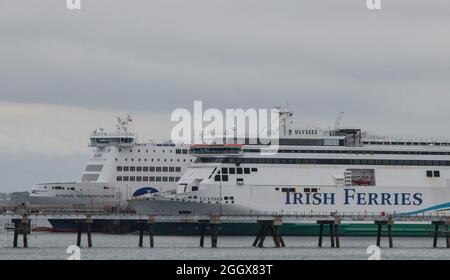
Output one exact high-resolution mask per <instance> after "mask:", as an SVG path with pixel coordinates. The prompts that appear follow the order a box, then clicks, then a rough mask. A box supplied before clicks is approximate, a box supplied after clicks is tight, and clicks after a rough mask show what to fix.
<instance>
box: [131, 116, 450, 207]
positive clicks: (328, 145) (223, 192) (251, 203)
mask: <svg viewBox="0 0 450 280" xmlns="http://www.w3.org/2000/svg"><path fill="white" fill-rule="evenodd" d="M283 116H284V118H290V117H291V116H292V114H283ZM280 119H281V117H280ZM282 121H284V123H288V124H290V123H292V121H289V120H287V121H286V120H282ZM285 129H286V128H285ZM281 134H282V135H288V136H283V137H282V138H280V140H279V148H278V150H277V151H276V153H274V154H272V155H267V152H268V149H270V148H268V146H267V145H260V144H250V143H248V142H249V141H248V139H245V141H243V142H242V143H241V144H237V145H236V144H223V145H192V146H191V148H190V154H192V155H195V156H196V157H197V159H196V161H195V162H194V164H192V165H191V166H190V167H189V168H188V169H187V170H186V172H185V173H184V175H183V176H182V177H181V179H180V180H179V182H178V189H177V192H176V194H172V195H157V194H149V195H144V196H140V197H134V198H132V199H131V200H130V203H131V205H132V206H133V207H134V209H135V210H136V211H137V212H139V213H143V214H157V213H174V214H176V213H185V214H186V213H188V214H223V215H227V214H230V215H239V214H243V215H245V214H258V213H261V214H262V213H264V214H281V215H282V214H288V213H292V214H293V213H311V214H325V213H331V212H338V213H343V212H345V213H349V212H352V213H371V214H379V215H387V214H398V215H417V214H428V213H436V212H445V211H446V212H447V213H448V212H449V210H450V142H448V141H423V140H394V139H392V138H388V137H371V136H369V135H368V134H367V133H365V132H363V131H361V130H360V129H342V128H334V129H325V130H322V129H318V128H314V129H298V130H296V129H293V128H292V127H288V128H287V131H282V133H281ZM264 151H265V152H266V153H263V152H264ZM274 152H275V151H274Z"/></svg>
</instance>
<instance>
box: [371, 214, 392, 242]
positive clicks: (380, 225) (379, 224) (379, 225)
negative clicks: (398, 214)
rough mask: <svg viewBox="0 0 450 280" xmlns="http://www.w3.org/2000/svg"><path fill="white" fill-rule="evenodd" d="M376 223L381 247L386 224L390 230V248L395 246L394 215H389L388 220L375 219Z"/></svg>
mask: <svg viewBox="0 0 450 280" xmlns="http://www.w3.org/2000/svg"><path fill="white" fill-rule="evenodd" d="M374 223H375V224H376V225H377V246H378V247H381V233H382V228H383V226H384V225H386V226H387V231H388V239H389V248H394V242H393V239H392V225H393V224H394V219H393V218H392V217H389V218H388V219H387V220H386V219H382V220H375V221H374Z"/></svg>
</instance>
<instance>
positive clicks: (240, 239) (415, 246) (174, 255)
mask: <svg viewBox="0 0 450 280" xmlns="http://www.w3.org/2000/svg"><path fill="white" fill-rule="evenodd" d="M2 223H3V221H1V220H0V224H1V228H0V259H13V260H14V259H27V260H42V259H50V260H64V259H67V258H68V257H69V255H70V254H68V253H66V249H67V247H68V246H70V245H73V244H76V233H45V232H42V233H32V234H31V235H30V236H29V239H28V240H29V241H28V242H29V248H12V240H13V235H12V233H11V232H6V231H5V230H4V226H3V224H2ZM38 224H40V225H45V221H41V222H39V223H38ZM92 239H93V248H87V236H86V234H83V236H82V248H81V259H85V260H89V259H101V260H105V259H106V260H109V259H231V260H232V259H257V260H258V259H261V260H262V259H282V260H307V259H336V260H338V259H339V260H340V259H362V260H363V259H367V258H368V257H369V254H368V253H367V252H366V250H367V247H368V246H369V245H373V244H375V238H374V237H341V248H329V247H328V246H329V244H330V243H329V242H330V241H329V239H328V238H325V239H324V247H323V248H317V237H285V242H286V245H287V247H286V248H274V247H273V241H272V239H270V238H268V239H266V242H265V246H266V248H253V247H252V246H251V245H252V243H253V240H254V237H251V236H219V242H218V248H209V246H210V239H209V238H206V240H205V247H204V248H200V247H199V237H198V236H188V237H180V236H155V248H149V240H148V236H146V237H145V238H144V246H146V247H144V248H139V247H138V235H136V234H126V235H112V234H100V233H94V234H93V236H92ZM432 242H433V240H432V238H406V237H403V238H399V237H394V246H395V248H393V249H389V248H383V247H382V248H381V259H445V260H450V249H446V248H443V247H444V246H445V240H444V239H443V238H441V239H440V240H439V245H440V246H441V247H442V248H437V249H433V248H432ZM21 244H22V240H21V238H20V239H19V245H21ZM383 245H384V246H385V247H387V238H384V239H382V246H383Z"/></svg>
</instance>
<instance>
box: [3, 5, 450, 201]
mask: <svg viewBox="0 0 450 280" xmlns="http://www.w3.org/2000/svg"><path fill="white" fill-rule="evenodd" d="M81 1H82V10H79V11H71V10H68V9H66V7H65V2H66V1H65V0H64V1H63V0H39V1H29V0H0V86H1V88H0V170H1V171H0V174H1V175H2V176H1V181H0V182H1V183H0V192H1V191H13V190H25V189H27V188H29V186H30V185H31V184H33V183H38V182H42V181H66V180H69V181H71V180H78V179H79V178H80V177H81V172H82V170H83V165H84V163H85V161H86V160H87V157H88V154H87V153H88V151H89V150H88V148H87V137H88V134H89V133H90V131H91V130H93V129H94V128H96V127H98V126H105V127H107V128H110V127H112V124H113V121H114V119H115V116H116V115H118V114H125V113H127V112H130V113H132V114H133V115H135V118H134V119H135V121H136V123H135V129H136V130H137V132H138V134H139V136H140V139H141V140H147V139H167V138H169V136H170V135H169V131H170V125H171V124H170V119H169V118H170V113H171V112H172V110H174V109H176V108H188V109H192V107H193V100H196V99H197V100H203V101H204V103H205V106H207V107H217V108H222V109H224V108H235V107H241V108H250V107H263V108H267V107H271V106H273V105H276V104H285V103H286V102H287V101H288V102H289V104H290V108H291V109H292V110H293V111H294V112H295V113H296V119H297V120H298V122H299V123H301V124H304V123H309V122H318V123H319V124H320V125H322V126H325V127H328V126H331V125H332V124H333V123H334V119H335V118H336V115H337V113H338V112H340V111H344V112H345V116H344V121H343V124H345V125H352V126H355V125H356V126H362V127H364V128H366V129H368V130H370V131H373V132H377V133H380V134H397V135H432V136H444V137H449V138H450V129H449V123H450V106H449V104H450V16H449V15H450V1H448V0H428V1H426V0H382V10H381V11H370V10H368V9H367V8H366V4H365V2H366V1H365V0H339V1H336V0H308V1H305V0H189V1H186V0H158V1H155V0H142V1H141V0H133V1H124V0H120V1H119V0H81Z"/></svg>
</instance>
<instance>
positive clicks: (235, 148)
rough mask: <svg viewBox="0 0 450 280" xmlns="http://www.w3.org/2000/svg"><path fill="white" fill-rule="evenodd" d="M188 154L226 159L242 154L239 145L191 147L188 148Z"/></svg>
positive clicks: (201, 145)
mask: <svg viewBox="0 0 450 280" xmlns="http://www.w3.org/2000/svg"><path fill="white" fill-rule="evenodd" d="M189 153H190V154H192V155H194V156H197V157H207V156H211V157H228V156H242V155H244V152H243V150H242V145H241V144H223V145H216V144H213V145H203V144H200V145H192V146H191V147H190V151H189Z"/></svg>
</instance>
